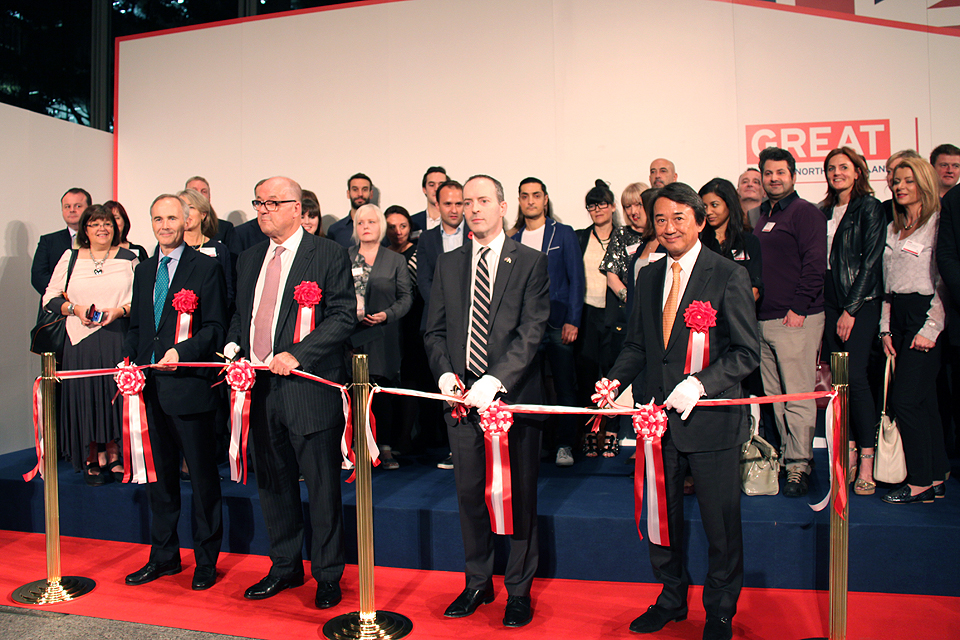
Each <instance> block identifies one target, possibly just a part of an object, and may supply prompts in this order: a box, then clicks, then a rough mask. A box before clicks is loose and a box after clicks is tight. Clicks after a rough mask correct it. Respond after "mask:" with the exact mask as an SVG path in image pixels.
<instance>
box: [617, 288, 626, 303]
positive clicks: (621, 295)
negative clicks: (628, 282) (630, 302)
mask: <svg viewBox="0 0 960 640" xmlns="http://www.w3.org/2000/svg"><path fill="white" fill-rule="evenodd" d="M617 297H618V298H620V302H626V301H627V288H626V287H624V288H623V289H620V291H617Z"/></svg>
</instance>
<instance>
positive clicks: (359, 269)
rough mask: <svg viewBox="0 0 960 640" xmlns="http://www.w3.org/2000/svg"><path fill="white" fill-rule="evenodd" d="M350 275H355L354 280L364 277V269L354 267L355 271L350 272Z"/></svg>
mask: <svg viewBox="0 0 960 640" xmlns="http://www.w3.org/2000/svg"><path fill="white" fill-rule="evenodd" d="M350 273H351V274H352V275H353V277H354V278H358V277H360V276H362V275H363V267H354V268H353V269H351V270H350Z"/></svg>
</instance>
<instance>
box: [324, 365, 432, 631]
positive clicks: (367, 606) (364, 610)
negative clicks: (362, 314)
mask: <svg viewBox="0 0 960 640" xmlns="http://www.w3.org/2000/svg"><path fill="white" fill-rule="evenodd" d="M369 397H370V373H369V369H368V366H367V356H366V354H357V355H354V356H353V450H354V452H355V456H354V457H355V459H356V483H357V484H356V486H357V563H358V565H359V573H360V611H354V612H352V613H345V614H343V615H339V616H337V617H336V618H333V619H332V620H329V621H328V622H327V623H326V624H325V625H323V635H324V636H326V637H327V638H330V639H331V640H348V639H349V640H353V639H354V638H363V639H367V638H369V639H371V640H372V639H373V638H384V639H386V638H402V637H404V636H406V635H407V634H408V633H410V631H411V630H412V629H413V623H412V622H411V621H410V619H409V618H407V617H406V616H403V615H401V614H399V613H393V612H392V611H377V609H376V607H375V606H374V597H373V596H374V593H373V592H374V589H373V566H374V564H373V486H372V482H373V480H372V476H371V470H372V468H373V464H372V461H371V460H370V458H369V456H368V455H367V413H366V412H367V399H368V398H369Z"/></svg>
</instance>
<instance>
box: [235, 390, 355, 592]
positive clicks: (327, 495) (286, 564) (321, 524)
mask: <svg viewBox="0 0 960 640" xmlns="http://www.w3.org/2000/svg"><path fill="white" fill-rule="evenodd" d="M283 383H284V380H282V379H280V376H275V375H273V374H271V373H267V372H262V371H261V372H259V373H257V382H256V384H255V385H254V386H253V396H252V398H251V402H250V413H251V415H250V432H251V435H252V436H253V443H254V456H255V461H256V469H257V471H256V476H257V487H258V489H259V491H260V506H261V508H262V510H263V518H264V520H265V521H266V523H267V533H268V534H269V536H270V560H271V561H272V562H273V566H272V567H271V569H270V574H271V575H273V576H277V577H293V576H298V575H303V535H304V519H303V500H302V499H301V497H300V482H299V477H300V474H301V473H302V474H303V479H304V483H305V484H306V486H307V495H308V499H309V517H310V526H311V528H312V531H311V536H310V548H309V549H308V551H309V554H310V563H311V573H312V574H313V577H314V578H315V579H316V580H318V581H319V580H332V581H334V582H338V581H339V580H340V577H341V576H342V575H343V565H344V556H343V506H342V505H341V502H340V435H341V434H340V432H339V431H337V430H336V429H326V430H323V431H316V432H314V433H310V434H308V435H305V436H301V435H297V434H295V433H293V432H291V431H290V429H289V428H288V425H290V424H292V422H291V421H293V420H297V419H303V418H302V416H287V415H286V414H285V412H284V409H283V403H282V402H279V399H278V394H277V393H276V391H277V387H278V385H281V384H283Z"/></svg>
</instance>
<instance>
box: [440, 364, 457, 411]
mask: <svg viewBox="0 0 960 640" xmlns="http://www.w3.org/2000/svg"><path fill="white" fill-rule="evenodd" d="M437 386H438V387H439V388H440V393H442V394H443V395H445V396H459V395H460V394H461V393H463V389H461V388H460V383H459V382H458V381H457V374H455V373H451V372H450V371H447V372H446V373H444V374H443V375H442V376H440V380H438V381H437ZM447 404H449V405H450V406H451V407H452V406H453V405H454V403H453V402H450V401H449V400H447Z"/></svg>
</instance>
